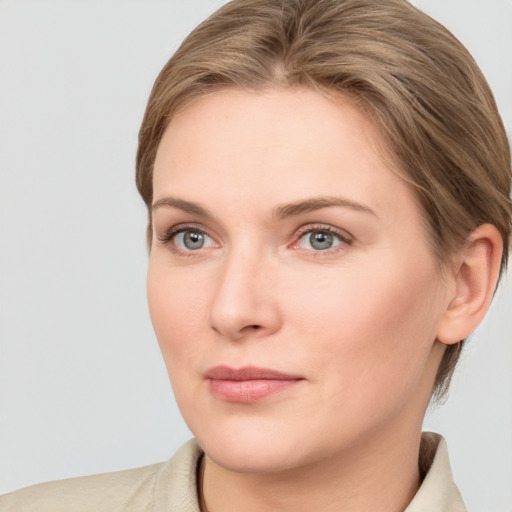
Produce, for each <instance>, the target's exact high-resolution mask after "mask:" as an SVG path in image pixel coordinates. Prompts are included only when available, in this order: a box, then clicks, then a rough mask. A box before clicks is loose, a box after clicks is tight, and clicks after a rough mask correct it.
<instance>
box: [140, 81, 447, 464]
mask: <svg viewBox="0 0 512 512" xmlns="http://www.w3.org/2000/svg"><path fill="white" fill-rule="evenodd" d="M379 149H383V142H382V140H381V137H380V134H379V131H378V129H377V128H376V127H375V125H374V124H372V122H371V121H370V120H369V119H368V118H366V117H365V116H364V115H363V114H361V113H360V112H359V111H358V110H357V109H355V108H354V107H352V106H351V105H350V104H349V103H347V102H346V101H343V100H336V101H334V100H329V99H326V98H325V97H323V96H322V95H320V94H319V93H316V92H313V91H307V90H292V89H279V90H268V91H266V92H264V93H250V92H243V91H238V90H226V91H223V92H218V93H215V94H212V95H210V96H206V97H203V98H201V99H199V100H197V101H196V102H195V103H193V104H192V105H190V106H188V107H187V108H186V109H185V110H184V111H183V112H182V113H181V114H179V115H178V116H176V117H174V118H173V119H172V121H171V123H170V126H169V128H168V129H167V131H166V133H165V135H164V137H163V139H162V142H161V144H160V147H159V150H158V154H157V157H156V162H155V168H154V205H153V226H154V228H153V229H154V231H153V243H152V247H151V256H150V262H149V274H148V296H149V306H150V312H151V318H152V321H153V325H154V328H155V331H156V334H157V337H158V341H159V344H160V347H161V350H162V354H163V356H164V359H165V363H166V365H167V369H168V372H169V376H170V379H171V382H172V386H173V389H174V392H175V395H176V399H177V402H178V405H179V407H180V409H181V412H182V414H183V416H184V418H185V420H186V422H187V424H188V425H189V427H190V429H191V431H192V432H193V433H194V435H195V436H196V437H197V439H198V441H199V443H200V444H201V445H202V447H203V448H204V449H205V451H206V453H207V455H208V456H209V457H210V458H211V459H212V460H213V461H215V462H216V463H217V464H219V465H221V466H223V467H225V468H228V469H232V470H236V471H244V472H247V471H255V472H269V471H279V470H284V469H290V468H296V467H300V466H301V465H307V464H311V463H317V462H321V461H325V460H326V459H327V458H333V457H334V458H336V457H338V456H339V457H347V456H349V454H351V453H353V450H354V448H356V447H362V446H371V445H372V443H373V442H374V441H375V440H376V439H377V438H380V439H382V438H383V436H384V437H385V436H386V435H388V434H389V433H391V432H393V435H394V436H395V437H396V438H397V439H400V433H401V432H410V431H411V429H418V431H419V428H420V426H421V421H422V417H423V414H424V409H425V407H426V405H427V402H428V399H429V395H430V391H431V389H432V385H433V381H434V376H435V372H436V369H437V365H438V363H439V361H440V358H441V356H442V349H441V348H440V344H439V343H437V342H436V341H435V340H436V334H437V329H438V326H439V322H440V318H441V316H442V314H443V311H444V309H445V308H446V306H447V300H448V299H447V297H448V293H447V288H448V284H446V283H447V281H445V280H443V279H441V278H440V277H439V276H438V274H437V273H436V270H435V263H434V259H433V256H432V254H431V252H430V250H429V244H428V240H427V238H426V234H425V228H424V219H423V217H422V213H421V212H420V210H419V207H418V205H417V204H416V201H415V198H414V196H413V194H412V192H411V190H410V188H409V186H408V185H407V184H406V183H405V182H404V181H403V180H402V179H400V178H399V177H397V175H396V174H394V173H393V172H392V171H390V170H389V169H388V168H387V167H386V166H385V165H384V163H383V162H382V160H381V158H380V157H379V156H378V154H379Z"/></svg>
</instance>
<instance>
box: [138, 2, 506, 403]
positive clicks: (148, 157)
mask: <svg viewBox="0 0 512 512" xmlns="http://www.w3.org/2000/svg"><path fill="white" fill-rule="evenodd" d="M228 87H232V88H240V89H245V90H251V91H259V90H264V89H268V88H276V87H289V88H293V87H300V88H309V89H313V90H316V91H319V92H320V93H322V94H326V95H329V96H330V97H332V96H334V97H336V96H338V97H343V98H346V99H348V100H350V101H352V102H353V104H354V105H355V106H357V107H358V108H359V109H360V110H361V111H362V112H364V113H365V114H366V115H368V116H369V117H370V118H371V119H372V120H373V121H374V122H375V123H376V124H377V125H378V126H379V127H380V130H381V133H382V135H383V137H384V139H385V140H386V142H387V146H388V151H389V153H390V155H391V159H392V161H393V163H392V164H391V166H390V167H391V168H392V170H393V171H394V172H396V173H397V174H399V175H400V176H401V177H402V178H404V179H405V180H406V181H407V182H409V183H410V184H411V185H412V187H413V190H414V192H415V194H416V197H417V200H418V203H419V204H420V206H421V208H422V210H423V213H424V218H425V227H426V230H427V233H428V237H429V240H430V244H431V248H432V251H433V254H434V256H435V258H436V261H437V262H438V263H439V264H440V267H442V264H443V263H446V262H448V261H449V258H450V256H451V255H453V254H454V253H456V252H457V251H460V250H461V248H462V247H463V246H464V243H465V241H466V240H467V237H468V235H469V234H470V233H471V232H472V231H473V230H474V229H475V228H477V227H478V226H479V225H482V224H484V223H490V224H493V225H494V226H496V227H497V229H498V230H499V232H500V233H501V236H502V237H503V242H504V253H503V259H502V267H501V271H502V273H503V270H504V268H505V266H506V262H507V258H508V248H509V244H510V230H511V217H512V203H511V200H510V188H511V160H510V158H511V157H510V147H509V143H508V140H507V136H506V132H505V129H504V126H503V123H502V120H501V118H500V116H499V113H498V110H497V107H496V103H495V100H494V97H493V94H492V92H491V90H490V88H489V86H488V84H487V82H486V80H485V78H484V76H483V75H482V73H481V71H480V69H479V68H478V66H477V64H476V63H475V61H474V60H473V58H472V57H471V55H470V54H469V53H468V51H467V50H466V48H465V47H464V46H463V45H462V44H461V43H460V42H459V41H458V40H457V39H456V38H455V37H454V36H453V35H452V34H451V33H450V32H449V31H448V30H447V29H446V28H444V27H443V26H442V25H440V24H439V23H437V22H436V21H434V20H433V19H431V18H430V17H429V16H427V15H426V14H424V13H422V12H421V11H420V10H418V9H416V8H415V7H413V6H412V5H410V4H409V3H408V2H407V1H406V0H234V1H232V2H229V3H228V4H226V5H224V6H223V7H221V8H220V9H219V10H218V11H217V12H215V13H214V14H213V15H212V16H210V17H209V18H208V19H207V20H205V21H204V22H203V23H201V24H200V25H199V26H198V27H197V28H196V29H195V30H194V31H193V32H192V33H191V34H190V35H189V36H188V37H187V38H186V39H185V41H184V42H183V43H182V45H181V47H180V48H179V49H178V51H177V52H176V53H175V54H174V55H173V56H172V58H171V59H170V60H169V61H168V62H167V64H166V65H165V67H164V68H163V69H162V71H161V72H160V74H159V76H158V78H157V79H156V82H155V84H154V87H153V90H152V92H151V95H150V98H149V101H148V105H147V109H146V112H145V115H144V119H143V122H142V126H141V129H140V132H139V146H138V151H137V162H136V181H137V187H138V190H139V192H140V194H141V196H142V198H143V199H144V201H145V203H146V205H147V207H148V211H149V224H148V232H147V233H148V243H149V244H151V236H152V226H151V204H152V201H153V164H154V162H155V156H156V152H157V149H158V146H159V144H160V140H161V138H162V136H163V133H164V131H165V129H166V128H167V125H168V124H169V121H170V119H171V118H172V117H173V116H174V115H175V114H176V113H177V112H179V111H181V110H183V109H184V108H185V107H186V106H187V105H189V104H190V103H191V102H192V101H193V100H194V99H196V98H198V97H201V96H204V95H206V94H211V93H213V92H216V91H219V90H221V89H226V88H228ZM465 341H466V340H461V341H460V342H459V343H456V344H454V345H450V346H448V347H447V348H446V351H445V354H444V357H443V360H442V362H441V364H440V367H439V370H438V373H437V377H436V381H435V386H434V390H433V396H434V397H436V398H440V397H442V396H443V395H444V394H445V392H446V391H447V389H448V386H449V383H450V380H451V376H452V374H453V370H454V368H455V365H456V363H457V360H458V358H459V356H460V353H461V350H462V347H463V345H464V343H465Z"/></svg>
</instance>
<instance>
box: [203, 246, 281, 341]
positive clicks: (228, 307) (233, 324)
mask: <svg viewBox="0 0 512 512" xmlns="http://www.w3.org/2000/svg"><path fill="white" fill-rule="evenodd" d="M248 252H250V251H248V250H247V251H238V252H237V253H232V254H231V255H230V256H229V257H228V258H227V259H226V260H225V261H224V262H223V267H222V270H221V271H220V272H219V281H218V284H217V287H216V290H215V294H214V297H213V299H212V303H211V309H210V326H211V328H212V329H213V330H214V331H215V332H217V333H218V334H220V335H221V336H223V337H225V338H228V339H230V340H241V339H244V338H247V337H265V336H269V335H271V334H273V333H275V332H276V331H278V330H279V328H280V326H281V315H280V312H279V308H278V306H277V294H276V293H275V292H276V290H275V281H274V279H273V277H272V276H273V275H274V271H273V266H272V265H271V263H270V262H269V261H268V260H265V259H264V258H263V257H261V256H257V255H255V254H252V255H250V254H248Z"/></svg>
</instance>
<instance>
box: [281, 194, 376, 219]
mask: <svg viewBox="0 0 512 512" xmlns="http://www.w3.org/2000/svg"><path fill="white" fill-rule="evenodd" d="M332 206H341V207H342V208H349V209H350V210H355V211H358V212H364V213H370V214H372V215H375V217H378V215H377V214H376V213H375V212H374V211H373V210H372V209H371V208H370V207H369V206H366V205H364V204H361V203H357V202H356V201H352V200H350V199H346V198H344V197H338V196H334V197H331V196H328V197H313V198H310V199H305V200H302V201H297V202H295V203H288V204H282V205H278V206H276V207H275V208H274V210H273V212H272V217H273V218H275V219H284V218H286V217H292V216H294V215H301V214H304V213H309V212H313V211H315V210H320V209H321V208H329V207H332Z"/></svg>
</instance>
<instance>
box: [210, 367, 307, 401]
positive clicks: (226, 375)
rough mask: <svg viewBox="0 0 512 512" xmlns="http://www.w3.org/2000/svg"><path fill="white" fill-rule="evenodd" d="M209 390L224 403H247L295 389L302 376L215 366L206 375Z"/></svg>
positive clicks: (259, 369)
mask: <svg viewBox="0 0 512 512" xmlns="http://www.w3.org/2000/svg"><path fill="white" fill-rule="evenodd" d="M205 379H207V380H208V384H209V387H210V391H211V393H212V394H213V396H215V397H216V398H218V399H220V400H225V401H227V402H237V403H245V404H250V403H254V402H257V401H259V400H262V399H264V398H266V397H268V396H270V395H273V394H275V393H279V392H282V391H285V390H286V389H289V388H291V387H292V386H295V385H296V384H298V383H299V382H300V381H302V380H304V378H303V377H301V376H298V375H289V374H286V373H281V372H277V371H275V370H269V369H267V368H255V367H251V366H249V367H245V368H239V369H236V370H235V369H233V368H229V367H228V366H215V367H213V368H210V369H209V370H208V371H207V372H206V373H205Z"/></svg>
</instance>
